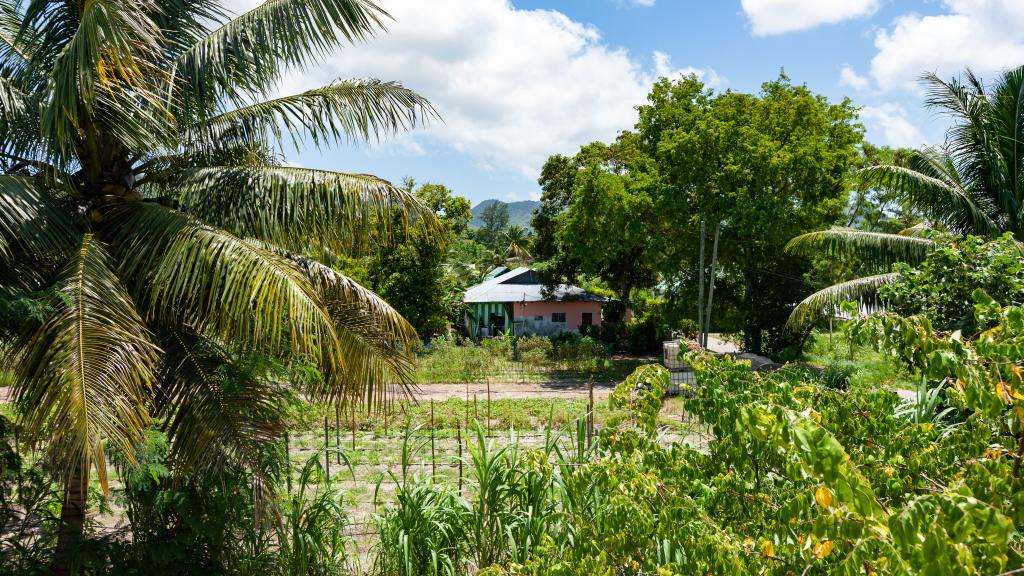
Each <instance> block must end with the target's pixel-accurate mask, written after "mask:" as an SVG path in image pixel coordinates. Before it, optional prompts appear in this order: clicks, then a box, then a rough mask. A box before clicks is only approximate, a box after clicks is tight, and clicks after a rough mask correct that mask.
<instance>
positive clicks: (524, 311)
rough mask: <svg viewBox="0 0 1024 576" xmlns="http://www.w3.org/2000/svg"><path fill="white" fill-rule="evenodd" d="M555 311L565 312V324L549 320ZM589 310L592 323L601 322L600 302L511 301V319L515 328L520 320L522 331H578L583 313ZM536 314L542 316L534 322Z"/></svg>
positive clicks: (546, 332)
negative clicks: (538, 320)
mask: <svg viewBox="0 0 1024 576" xmlns="http://www.w3.org/2000/svg"><path fill="white" fill-rule="evenodd" d="M555 312H563V313H565V324H564V325H562V324H554V323H552V322H551V314H553V313H555ZM584 312H590V313H591V314H592V315H593V320H594V322H593V323H594V324H596V325H600V324H601V303H600V302H572V301H569V302H513V303H512V320H513V322H515V325H516V327H517V328H519V327H520V321H522V331H523V332H524V333H528V334H530V333H538V334H544V335H547V334H556V333H558V332H563V331H568V332H579V330H580V325H582V324H583V313H584ZM536 316H542V317H543V319H542V320H541V321H540V322H535V321H534V318H535V317H536Z"/></svg>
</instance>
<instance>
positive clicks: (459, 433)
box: [455, 426, 462, 496]
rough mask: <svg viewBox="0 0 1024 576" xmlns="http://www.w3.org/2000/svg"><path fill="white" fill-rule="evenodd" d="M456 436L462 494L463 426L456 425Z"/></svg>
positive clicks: (460, 494) (460, 493)
mask: <svg viewBox="0 0 1024 576" xmlns="http://www.w3.org/2000/svg"><path fill="white" fill-rule="evenodd" d="M455 438H456V442H458V443H459V496H462V426H456V427H455Z"/></svg>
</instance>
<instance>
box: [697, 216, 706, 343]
mask: <svg viewBox="0 0 1024 576" xmlns="http://www.w3.org/2000/svg"><path fill="white" fill-rule="evenodd" d="M705 235H706V234H705V233H704V221H703V220H701V221H700V267H699V268H698V269H697V343H698V344H700V345H701V346H703V345H704V236H705Z"/></svg>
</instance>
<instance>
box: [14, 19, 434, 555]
mask: <svg viewBox="0 0 1024 576" xmlns="http://www.w3.org/2000/svg"><path fill="white" fill-rule="evenodd" d="M386 17H387V15H386V14H385V13H384V12H383V11H382V10H381V9H380V8H378V7H377V6H376V5H374V4H373V3H372V2H370V0H268V1H267V2H265V3H263V4H262V5H261V6H259V7H257V8H255V9H253V10H251V11H249V12H246V13H244V14H242V15H240V16H238V17H237V18H233V19H232V18H230V17H229V16H228V15H227V13H226V12H225V11H224V10H223V9H222V7H221V6H220V2H218V0H189V1H182V0H25V1H22V0H0V131H2V133H3V135H4V136H3V141H2V144H0V169H2V171H3V174H2V175H0V284H2V285H5V286H19V287H21V288H24V289H31V290H44V291H48V292H49V293H51V294H52V298H51V299H50V301H49V303H48V306H49V307H48V313H47V315H46V317H45V318H44V319H43V320H42V321H41V322H38V323H35V324H34V325H32V326H30V327H29V329H28V330H27V331H26V332H25V333H24V335H23V336H22V337H20V338H18V339H17V340H16V341H13V342H9V343H8V344H7V345H5V346H0V356H2V357H0V360H2V361H3V362H4V365H5V366H8V367H11V366H13V367H14V371H15V378H16V386H15V397H16V401H17V404H18V406H19V410H20V418H21V420H22V424H23V426H24V429H25V431H26V434H27V437H28V438H29V439H32V440H38V439H45V440H46V444H47V447H48V450H49V458H50V459H51V460H50V461H51V462H53V463H54V467H55V470H57V471H58V472H59V473H60V474H61V475H62V477H63V478H64V480H65V484H66V497H65V504H64V511H63V517H64V519H65V521H66V524H67V526H68V527H69V530H68V531H67V534H62V536H67V535H72V536H73V534H74V532H75V531H80V530H81V525H82V518H83V512H84V507H85V494H86V491H85V487H86V485H87V482H88V479H89V475H90V472H91V471H95V474H96V475H97V477H98V480H99V482H100V484H101V485H102V487H103V488H104V490H105V489H106V487H107V478H106V470H107V466H106V463H105V459H104V449H105V447H106V448H115V449H119V450H120V451H122V452H123V453H125V454H128V455H130V454H132V446H133V444H134V443H135V442H136V441H138V440H139V439H140V437H141V435H142V433H143V431H144V430H145V429H146V427H148V426H149V425H150V424H151V422H154V421H157V422H160V423H162V425H163V426H164V427H165V429H166V431H167V433H168V434H169V436H170V437H171V440H172V446H173V448H172V452H171V459H172V462H173V463H174V465H175V466H176V467H177V469H179V470H195V469H200V470H204V471H209V470H216V469H218V468H220V467H224V466H246V467H248V468H250V469H252V470H253V473H254V477H255V478H256V479H257V480H256V482H257V486H256V493H257V496H260V495H264V494H266V493H267V491H268V490H270V487H269V485H267V484H266V482H265V481H264V480H263V479H262V476H261V474H260V472H259V466H258V464H257V458H258V449H259V447H260V446H263V445H265V444H266V443H267V442H269V441H273V440H274V439H275V438H276V434H277V433H278V432H279V431H280V427H279V421H278V420H276V419H275V416H276V414H275V410H274V407H275V404H274V403H273V400H274V398H275V397H276V396H275V390H277V388H276V386H277V384H276V383H275V382H276V381H277V377H276V375H275V373H276V372H277V371H276V370H274V369H271V368H269V367H271V366H283V367H285V368H290V369H293V371H294V370H298V369H299V368H302V370H300V372H301V373H302V374H305V375H306V377H305V378H304V380H305V381H306V383H307V384H308V388H307V389H306V392H308V393H310V394H314V395H316V396H317V397H319V398H324V399H330V400H334V401H358V400H361V401H368V402H376V401H378V400H379V399H380V398H381V392H382V391H383V390H384V385H385V383H388V382H391V381H396V380H398V381H403V378H405V377H406V375H407V356H406V350H407V349H408V346H407V344H409V342H410V340H411V339H413V338H414V337H415V333H414V331H413V330H412V329H411V327H410V326H409V325H408V324H407V323H406V322H405V320H404V319H403V318H402V317H401V316H400V315H399V314H398V313H396V312H395V310H394V309H392V308H391V307H390V306H388V305H387V304H386V303H385V302H384V301H382V300H381V299H380V298H379V297H377V296H376V295H374V294H373V293H372V292H370V291H368V290H366V289H364V288H362V287H361V286H359V285H358V284H356V283H355V282H353V281H351V280H350V279H348V278H346V277H344V276H342V275H340V274H338V273H336V272H334V271H333V270H331V269H330V268H328V267H326V266H324V265H322V264H320V263H318V262H317V261H316V260H313V259H311V258H307V257H304V256H303V255H304V254H324V253H349V252H351V251H352V250H353V249H354V248H358V247H360V246H366V245H367V244H368V243H372V242H379V241H384V240H386V239H387V237H388V234H389V230H388V227H389V226H392V224H391V222H392V219H391V218H390V217H387V216H388V215H390V214H391V211H392V209H394V208H395V207H398V208H400V209H401V210H402V211H403V212H404V214H406V215H407V216H408V218H407V219H406V221H404V222H399V224H398V225H412V224H411V223H415V225H424V226H430V227H431V228H432V229H436V222H434V221H433V220H432V218H433V217H432V214H431V213H430V211H429V210H428V209H426V208H424V207H423V206H422V205H421V204H420V203H419V202H418V201H417V200H416V199H415V198H414V197H413V196H412V195H410V194H408V193H406V192H404V191H402V190H400V189H398V188H396V187H394V186H392V185H391V184H390V183H388V182H386V181H384V180H381V179H379V178H376V177H374V176H369V175H365V174H356V173H342V172H332V171H324V170H312V169H308V168H297V167H291V166H287V165H284V164H283V162H282V161H281V160H280V158H279V156H278V155H277V154H276V153H275V150H276V149H277V147H279V146H281V145H283V144H286V143H292V144H295V145H298V144H301V143H302V142H303V141H307V140H308V141H312V142H313V143H314V144H315V145H317V146H329V145H331V144H333V143H337V142H345V141H363V140H368V139H375V138H378V137H381V136H385V135H387V134H390V133H393V132H395V131H398V130H403V129H407V128H411V127H414V126H417V125H419V124H421V123H422V122H423V121H425V120H427V119H428V118H430V117H431V116H433V115H434V112H433V109H432V108H431V107H430V105H429V103H428V102H427V101H426V100H424V99H423V98H422V97H420V96H419V95H417V94H416V93H414V92H413V91H411V90H409V89H407V88H404V87H403V86H402V85H401V84H399V83H396V82H382V81H377V80H339V81H336V82H332V83H330V84H328V85H327V86H324V87H322V88H317V89H314V90H308V91H305V92H300V93H298V94H292V95H285V96H279V95H276V91H277V90H278V86H279V83H280V80H281V79H282V76H283V74H285V73H286V72H288V71H289V70H296V69H299V70H301V69H305V68H307V67H308V66H309V65H311V64H313V63H314V62H315V61H316V59H317V58H318V57H319V56H322V55H324V54H326V53H328V52H329V51H332V50H334V49H336V48H338V47H340V46H343V45H346V44H350V43H353V42H358V41H362V40H364V39H366V38H368V37H369V36H370V35H372V34H374V33H375V32H376V31H378V30H380V29H381V25H382V22H383V20H384V19H385V18H386ZM261 358H262V359H263V360H259V359H261ZM241 368H247V370H242V369H241ZM293 373H295V372H293ZM65 545H66V538H65V539H62V540H60V541H59V543H58V556H59V557H60V555H61V554H63V553H65V552H66V550H65ZM65 560H66V559H64V560H60V561H58V562H57V565H58V571H65V570H66V569H67V566H66V561H65Z"/></svg>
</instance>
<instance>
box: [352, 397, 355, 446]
mask: <svg viewBox="0 0 1024 576" xmlns="http://www.w3.org/2000/svg"><path fill="white" fill-rule="evenodd" d="M355 449H356V403H355V402H353V403H352V451H353V452H355Z"/></svg>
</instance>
